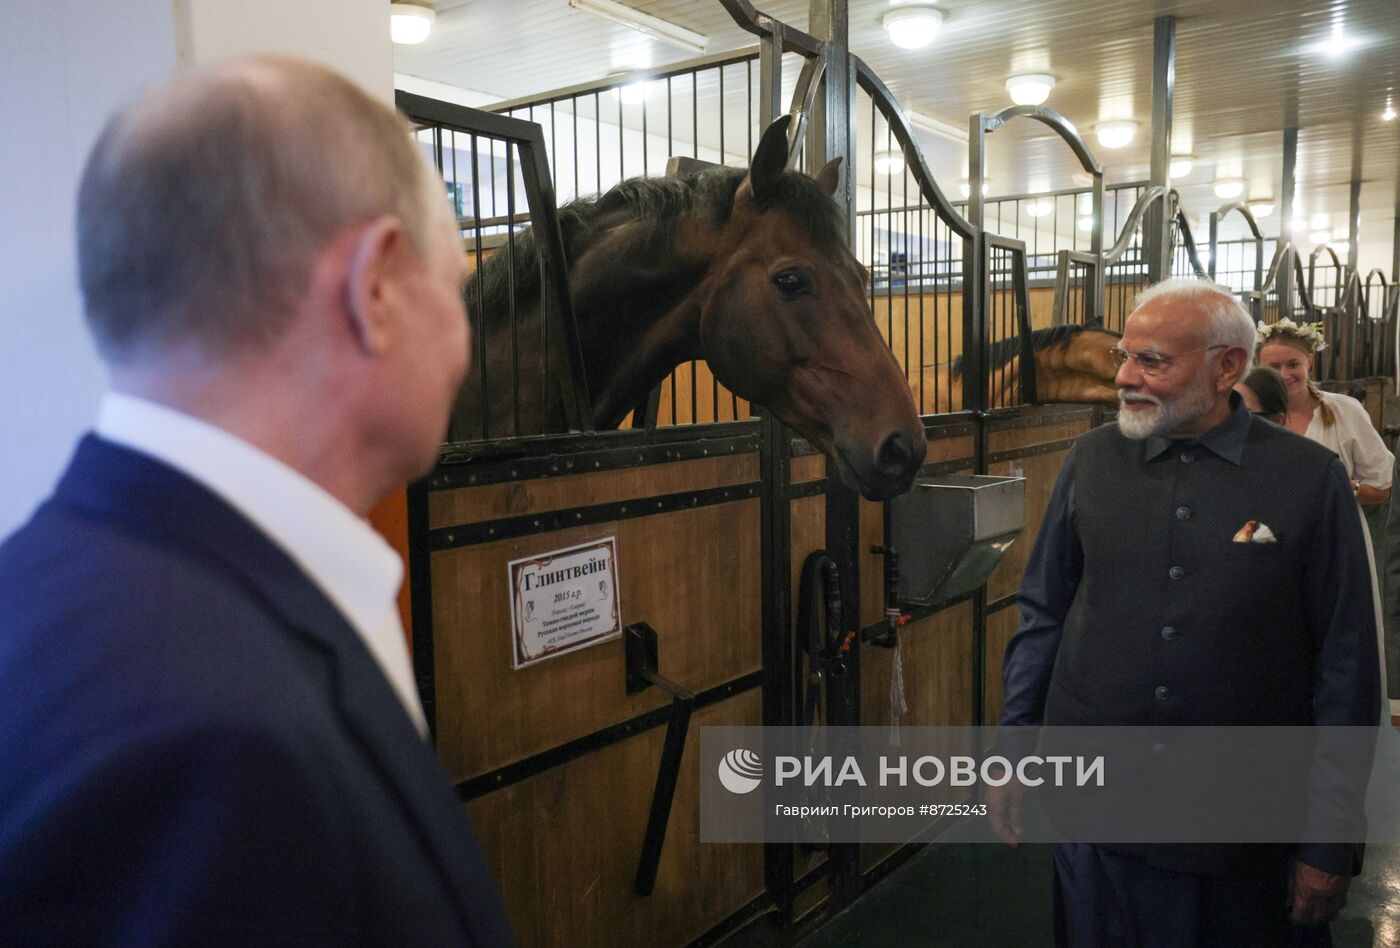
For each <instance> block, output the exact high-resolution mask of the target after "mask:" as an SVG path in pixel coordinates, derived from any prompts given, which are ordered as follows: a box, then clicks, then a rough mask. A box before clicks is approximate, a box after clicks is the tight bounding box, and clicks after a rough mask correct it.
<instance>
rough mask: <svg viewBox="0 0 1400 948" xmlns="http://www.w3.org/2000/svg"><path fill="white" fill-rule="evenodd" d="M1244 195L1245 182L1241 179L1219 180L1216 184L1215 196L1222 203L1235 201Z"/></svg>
mask: <svg viewBox="0 0 1400 948" xmlns="http://www.w3.org/2000/svg"><path fill="white" fill-rule="evenodd" d="M1243 193H1244V181H1243V180H1241V179H1240V178H1219V179H1217V180H1216V182H1215V196H1216V197H1218V198H1220V200H1222V201H1233V200H1234V199H1235V198H1237V197H1239V196H1240V195H1241V194H1243Z"/></svg>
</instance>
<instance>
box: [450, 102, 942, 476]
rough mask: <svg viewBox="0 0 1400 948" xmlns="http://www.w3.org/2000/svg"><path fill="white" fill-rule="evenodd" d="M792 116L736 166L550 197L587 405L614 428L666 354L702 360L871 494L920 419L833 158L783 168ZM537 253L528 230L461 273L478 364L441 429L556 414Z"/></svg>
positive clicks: (472, 433)
mask: <svg viewBox="0 0 1400 948" xmlns="http://www.w3.org/2000/svg"><path fill="white" fill-rule="evenodd" d="M788 121H789V120H788V118H787V117H784V118H781V119H779V120H778V121H776V122H774V123H773V124H772V125H770V126H769V127H768V129H767V130H766V131H765V132H764V133H763V136H762V139H761V141H760V142H759V145H758V148H757V149H756V151H755V153H754V157H753V161H752V163H751V166H750V168H749V169H748V171H747V172H745V171H743V170H741V169H732V168H715V169H713V170H709V171H705V172H703V173H701V174H699V175H697V176H695V177H693V178H689V179H685V180H676V179H633V180H629V181H624V182H622V183H621V184H619V185H617V186H616V187H614V188H613V189H612V190H610V191H608V192H607V193H606V194H603V195H602V196H600V197H597V198H593V199H588V200H583V201H577V202H575V203H572V204H569V205H567V206H566V207H563V208H561V209H560V212H559V214H560V229H561V231H562V232H563V237H564V251H565V257H566V259H567V261H568V277H569V292H570V296H571V297H572V300H573V307H574V313H575V317H576V319H577V323H578V332H579V337H580V339H581V342H582V348H583V361H584V365H585V371H586V375H587V381H588V388H589V391H590V393H591V395H592V399H593V412H592V415H593V417H592V421H593V424H594V426H595V427H597V428H599V429H602V428H615V427H617V426H618V425H619V424H620V423H621V422H622V421H623V420H624V419H625V418H626V417H627V414H628V413H629V412H630V411H632V410H633V409H634V408H635V407H636V406H637V405H638V404H639V403H640V402H641V401H642V400H643V399H644V398H645V397H646V395H647V394H648V393H649V392H650V391H651V390H652V389H653V388H654V387H655V386H656V385H657V384H658V383H660V382H661V380H662V379H664V378H665V377H666V376H667V375H668V374H669V373H670V372H671V370H672V369H674V368H675V367H676V366H677V365H679V364H680V363H682V362H684V361H688V360H690V359H704V360H705V361H706V362H707V363H708V364H709V366H710V369H711V370H712V371H713V373H714V375H715V377H716V378H717V379H718V381H719V382H720V383H721V384H722V385H724V386H725V387H726V388H728V389H729V390H730V391H732V392H734V393H735V394H736V395H738V396H739V397H741V398H745V399H748V400H749V401H752V402H754V403H755V404H758V405H761V406H763V407H765V408H767V409H769V410H770V411H772V412H773V413H774V414H775V415H776V416H777V417H778V418H779V419H781V420H782V422H783V423H784V424H786V425H788V426H789V427H791V428H793V429H794V430H796V431H797V432H798V433H799V434H801V435H802V436H803V437H804V438H806V439H807V440H808V441H810V442H811V443H812V444H813V445H815V446H816V447H818V448H819V449H821V450H822V451H823V452H825V453H826V454H827V456H829V457H831V458H833V459H834V460H835V461H836V464H837V467H838V469H839V470H840V472H841V477H842V479H843V480H844V481H845V482H846V483H847V484H848V485H850V486H851V487H854V488H856V489H858V490H859V491H860V492H861V494H863V495H864V496H865V497H867V498H869V499H872V500H883V499H885V498H888V497H892V496H894V495H896V494H899V493H902V492H903V491H905V490H908V488H909V486H910V485H911V483H912V482H913V478H914V475H915V473H916V472H917V471H918V469H919V465H920V464H922V463H923V459H924V453H925V441H924V429H923V425H922V424H921V423H920V420H919V416H918V413H917V412H916V411H915V407H914V401H913V397H912V395H911V394H910V391H909V385H908V383H907V381H906V379H905V377H904V374H903V372H902V371H901V369H900V367H899V364H898V363H897V362H896V361H895V359H894V356H893V355H892V354H891V353H890V350H889V347H888V346H887V345H886V344H885V342H884V340H883V339H882V338H881V337H880V333H879V331H878V330H877V329H876V327H875V322H874V319H873V318H872V316H871V312H870V307H869V304H868V303H867V301H866V297H865V285H866V280H867V273H866V270H865V268H864V267H862V266H861V265H860V263H859V262H858V261H857V260H856V258H855V257H854V256H852V254H851V252H850V250H849V249H847V247H846V244H845V240H844V238H843V232H844V226H843V223H842V220H841V218H840V215H839V212H838V209H837V207H836V204H835V202H834V201H833V200H832V195H833V194H834V193H835V190H836V185H837V174H838V171H839V159H838V160H837V161H833V162H831V163H830V164H828V165H827V166H826V167H825V168H823V169H822V170H821V171H820V172H819V173H818V174H817V176H816V177H815V178H810V177H807V176H806V175H802V174H798V173H796V172H791V171H787V170H786V166H787V159H788V144H787V126H788ZM540 266H541V264H540V254H539V250H538V248H537V247H536V246H535V242H534V239H533V236H532V235H531V234H530V233H529V232H526V233H524V234H520V235H517V236H516V237H515V238H514V239H513V242H512V244H511V246H510V249H509V252H508V253H507V252H502V251H501V250H497V251H496V253H495V254H494V255H493V256H492V257H491V258H490V259H489V260H488V261H487V262H486V263H485V264H484V265H483V266H482V268H481V270H480V271H479V272H478V273H477V274H476V276H475V277H473V283H472V284H469V285H468V287H467V302H468V309H469V311H470V314H471V317H472V323H473V327H474V329H475V330H476V331H477V332H478V333H483V334H484V338H485V345H484V349H485V363H486V364H485V365H480V364H478V365H477V366H476V368H474V370H473V376H476V375H477V373H481V376H480V377H474V378H473V379H471V380H470V381H468V383H467V384H466V386H465V387H464V389H463V392H462V395H461V397H460V398H459V401H458V406H457V412H456V415H457V419H458V420H457V422H455V423H454V429H453V432H452V435H451V436H452V437H453V439H454V440H458V439H460V440H471V439H473V438H481V437H483V436H489V437H501V436H514V435H530V434H542V433H549V432H558V431H563V430H566V429H565V424H564V414H563V402H562V398H561V396H560V393H559V392H558V385H557V381H556V380H554V379H552V377H551V373H550V372H549V371H548V370H547V364H546V362H547V360H546V357H545V352H546V351H547V345H548V343H549V340H546V339H545V338H544V333H545V329H544V325H545V320H544V319H543V318H542V315H541V292H542V287H541V280H540ZM477 280H479V281H480V286H477V285H476V281H477ZM512 311H513V312H514V319H513V320H512V319H511V314H512ZM480 361H481V360H480V359H478V362H480ZM483 394H484V397H485V401H486V404H485V405H483V404H482V400H483ZM483 422H484V424H485V427H484V428H483V427H482V426H483Z"/></svg>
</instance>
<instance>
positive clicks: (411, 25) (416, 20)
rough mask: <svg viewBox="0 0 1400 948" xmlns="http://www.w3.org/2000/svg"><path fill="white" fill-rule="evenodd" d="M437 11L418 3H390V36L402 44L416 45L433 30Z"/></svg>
mask: <svg viewBox="0 0 1400 948" xmlns="http://www.w3.org/2000/svg"><path fill="white" fill-rule="evenodd" d="M436 19H437V11H436V10H434V9H433V8H432V7H424V6H419V5H418V4H416V3H391V4H389V38H390V39H392V40H393V41H394V42H395V43H398V44H399V45H400V46H414V45H416V44H418V43H421V42H423V41H424V40H426V39H427V38H428V34H429V33H431V32H432V31H433V22H434V21H435V20H436Z"/></svg>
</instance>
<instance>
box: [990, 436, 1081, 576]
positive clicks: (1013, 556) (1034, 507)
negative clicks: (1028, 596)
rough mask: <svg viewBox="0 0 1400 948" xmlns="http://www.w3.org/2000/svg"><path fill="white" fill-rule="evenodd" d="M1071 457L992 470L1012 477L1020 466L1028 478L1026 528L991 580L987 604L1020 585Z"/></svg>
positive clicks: (1043, 457)
mask: <svg viewBox="0 0 1400 948" xmlns="http://www.w3.org/2000/svg"><path fill="white" fill-rule="evenodd" d="M1068 454H1069V451H1068V450H1065V451H1056V452H1054V453H1052V454H1037V455H1034V456H1033V457H1028V458H1018V459H1017V460H1015V461H1004V462H1002V463H1001V464H993V465H992V466H991V469H990V471H991V473H993V474H1001V475H1005V476H1009V475H1010V474H1012V473H1013V472H1014V471H1015V470H1017V469H1018V468H1017V466H1018V465H1019V470H1020V472H1021V473H1022V474H1024V475H1025V478H1026V525H1025V528H1024V529H1023V530H1022V531H1021V535H1020V536H1019V537H1017V538H1016V542H1015V543H1013V544H1011V548H1010V549H1009V550H1007V551H1006V555H1005V556H1003V557H1002V560H1001V562H1000V563H998V564H997V568H996V569H995V570H993V571H992V575H991V577H989V578H988V580H987V600H988V601H993V600H996V599H1000V598H1001V597H1002V596H1009V595H1011V594H1012V593H1014V592H1015V591H1016V590H1017V588H1018V587H1019V586H1020V585H1021V574H1022V573H1024V572H1025V570H1026V561H1027V560H1029V559H1030V555H1031V548H1032V547H1034V546H1035V540H1036V537H1038V536H1039V535H1040V523H1041V521H1042V520H1044V519H1045V508H1046V507H1047V506H1048V505H1049V503H1050V494H1051V493H1052V492H1053V491H1054V489H1055V479H1056V478H1057V477H1059V475H1060V466H1061V465H1062V464H1063V463H1064V460H1065V457H1066V455H1068Z"/></svg>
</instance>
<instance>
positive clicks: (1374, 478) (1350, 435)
mask: <svg viewBox="0 0 1400 948" xmlns="http://www.w3.org/2000/svg"><path fill="white" fill-rule="evenodd" d="M1326 348H1327V341H1326V339H1324V338H1323V335H1322V324H1321V323H1301V324H1300V323H1295V322H1293V320H1291V319H1288V318H1287V317H1285V318H1283V319H1280V320H1279V321H1278V322H1276V323H1273V324H1272V325H1267V326H1260V327H1259V342H1258V347H1257V349H1256V350H1255V351H1256V361H1257V362H1258V363H1259V364H1260V365H1265V366H1268V367H1269V368H1271V369H1275V370H1277V371H1278V373H1279V374H1280V375H1282V376H1283V381H1284V384H1285V385H1286V386H1287V388H1288V427H1289V428H1290V429H1292V430H1293V431H1296V432H1297V433H1298V434H1300V435H1303V436H1305V437H1308V438H1311V439H1312V440H1314V441H1316V442H1318V443H1320V444H1324V445H1326V446H1327V447H1328V448H1331V449H1332V450H1333V451H1334V452H1336V454H1337V456H1338V457H1339V458H1341V459H1342V464H1343V465H1344V466H1345V467H1346V469H1347V477H1348V478H1349V479H1350V480H1351V490H1352V493H1353V494H1355V495H1356V500H1357V503H1360V504H1363V505H1371V504H1383V503H1385V502H1386V501H1388V500H1389V499H1390V474H1391V465H1392V464H1393V463H1394V461H1395V458H1394V456H1392V455H1391V453H1390V451H1388V450H1387V449H1386V446H1385V443H1384V442H1383V441H1381V436H1380V435H1379V434H1378V433H1377V432H1376V429H1375V427H1374V426H1373V425H1372V424H1371V418H1370V416H1369V415H1368V414H1366V409H1365V408H1364V407H1362V405H1361V403H1360V402H1358V401H1357V400H1356V399H1354V398H1351V397H1350V396H1347V395H1336V394H1333V393H1332V392H1324V391H1322V390H1321V389H1320V388H1318V387H1317V383H1316V382H1314V381H1313V380H1312V367H1313V356H1314V355H1315V354H1316V353H1318V352H1321V351H1322V350H1323V349H1326Z"/></svg>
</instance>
